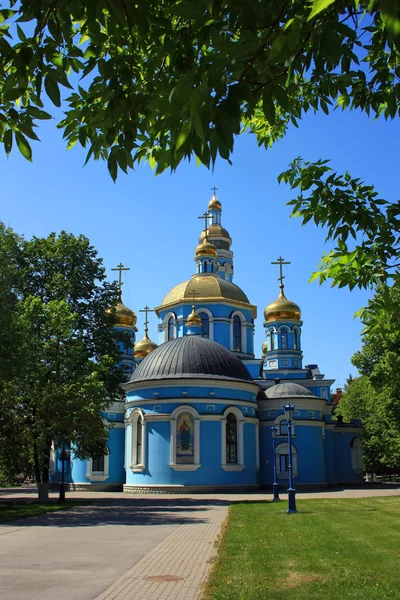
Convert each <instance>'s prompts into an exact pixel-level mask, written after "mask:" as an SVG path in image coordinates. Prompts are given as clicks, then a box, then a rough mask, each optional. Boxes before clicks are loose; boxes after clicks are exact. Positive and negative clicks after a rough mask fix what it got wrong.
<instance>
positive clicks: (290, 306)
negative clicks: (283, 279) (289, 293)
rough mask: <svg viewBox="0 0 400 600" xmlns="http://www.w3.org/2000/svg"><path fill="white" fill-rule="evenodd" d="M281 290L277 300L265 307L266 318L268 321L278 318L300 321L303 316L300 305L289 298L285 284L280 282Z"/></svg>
mask: <svg viewBox="0 0 400 600" xmlns="http://www.w3.org/2000/svg"><path fill="white" fill-rule="evenodd" d="M279 287H280V292H279V296H278V299H277V300H274V302H271V304H268V306H266V307H265V309H264V318H265V320H266V321H275V320H277V319H286V320H293V321H299V320H300V318H301V311H300V307H299V306H298V305H297V304H295V303H294V302H292V301H291V300H288V299H287V298H286V296H285V294H284V292H283V287H284V286H283V284H280V286H279Z"/></svg>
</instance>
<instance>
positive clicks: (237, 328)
mask: <svg viewBox="0 0 400 600" xmlns="http://www.w3.org/2000/svg"><path fill="white" fill-rule="evenodd" d="M232 350H233V351H234V352H240V351H241V350H242V323H241V321H240V318H239V317H238V316H237V315H235V316H234V317H233V348H232Z"/></svg>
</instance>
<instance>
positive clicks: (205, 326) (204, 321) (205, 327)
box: [200, 313, 210, 339]
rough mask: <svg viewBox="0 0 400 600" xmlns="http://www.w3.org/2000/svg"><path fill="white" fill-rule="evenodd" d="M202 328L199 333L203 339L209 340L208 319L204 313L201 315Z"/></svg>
mask: <svg viewBox="0 0 400 600" xmlns="http://www.w3.org/2000/svg"><path fill="white" fill-rule="evenodd" d="M200 316H201V322H202V325H203V326H202V328H201V333H202V336H203V338H207V339H209V338H210V318H209V316H208V315H207V314H206V313H201V315H200Z"/></svg>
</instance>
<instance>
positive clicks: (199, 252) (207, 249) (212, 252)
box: [196, 237, 218, 258]
mask: <svg viewBox="0 0 400 600" xmlns="http://www.w3.org/2000/svg"><path fill="white" fill-rule="evenodd" d="M198 256H215V257H217V256H218V253H217V249H216V247H215V246H214V245H213V244H210V242H209V241H208V240H207V238H206V237H205V238H204V240H203V241H202V243H201V244H199V245H198V246H197V248H196V258H197V257H198Z"/></svg>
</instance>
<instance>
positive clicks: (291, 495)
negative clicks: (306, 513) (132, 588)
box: [286, 488, 297, 514]
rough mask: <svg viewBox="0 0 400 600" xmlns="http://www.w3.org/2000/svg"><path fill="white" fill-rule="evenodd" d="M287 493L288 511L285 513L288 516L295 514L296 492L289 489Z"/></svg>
mask: <svg viewBox="0 0 400 600" xmlns="http://www.w3.org/2000/svg"><path fill="white" fill-rule="evenodd" d="M287 492H288V509H287V511H286V512H287V513H289V514H291V513H297V508H296V490H295V489H294V488H289V489H288V491H287Z"/></svg>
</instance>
